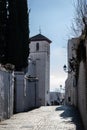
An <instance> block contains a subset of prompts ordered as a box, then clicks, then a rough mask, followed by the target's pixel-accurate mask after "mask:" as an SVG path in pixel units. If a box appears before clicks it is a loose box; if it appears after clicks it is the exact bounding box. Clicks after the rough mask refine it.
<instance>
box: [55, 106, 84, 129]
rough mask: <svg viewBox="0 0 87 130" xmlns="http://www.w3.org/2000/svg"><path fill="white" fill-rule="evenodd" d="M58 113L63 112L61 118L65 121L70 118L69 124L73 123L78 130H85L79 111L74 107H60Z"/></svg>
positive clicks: (57, 109)
mask: <svg viewBox="0 0 87 130" xmlns="http://www.w3.org/2000/svg"><path fill="white" fill-rule="evenodd" d="M56 111H63V112H62V113H61V114H60V117H62V118H64V119H68V118H70V119H71V120H69V121H68V122H69V123H71V124H72V123H73V124H75V126H76V130H84V126H83V123H82V120H81V117H80V114H79V111H78V110H77V109H76V108H75V107H73V106H59V107H57V108H56Z"/></svg>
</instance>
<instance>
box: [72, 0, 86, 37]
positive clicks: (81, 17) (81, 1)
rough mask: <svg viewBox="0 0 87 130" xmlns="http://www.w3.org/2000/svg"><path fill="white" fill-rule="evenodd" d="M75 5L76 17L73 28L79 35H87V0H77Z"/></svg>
mask: <svg viewBox="0 0 87 130" xmlns="http://www.w3.org/2000/svg"><path fill="white" fill-rule="evenodd" d="M74 7H75V18H74V22H73V23H72V29H73V31H74V33H75V34H76V35H77V36H78V35H81V34H85V35H87V0H77V2H76V3H74Z"/></svg>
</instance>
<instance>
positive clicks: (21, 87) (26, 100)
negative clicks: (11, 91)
mask: <svg viewBox="0 0 87 130" xmlns="http://www.w3.org/2000/svg"><path fill="white" fill-rule="evenodd" d="M37 86H38V85H37V82H35V81H34V82H29V80H28V79H26V78H25V75H24V73H22V72H15V113H17V112H23V111H28V110H30V109H32V108H35V107H37V106H38V105H37V104H38V103H37V98H38V94H37V93H38V88H37Z"/></svg>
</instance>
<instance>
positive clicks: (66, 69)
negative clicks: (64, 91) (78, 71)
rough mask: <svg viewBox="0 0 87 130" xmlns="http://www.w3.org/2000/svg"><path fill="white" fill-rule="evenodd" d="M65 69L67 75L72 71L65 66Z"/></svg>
mask: <svg viewBox="0 0 87 130" xmlns="http://www.w3.org/2000/svg"><path fill="white" fill-rule="evenodd" d="M63 69H64V71H65V72H66V73H71V72H72V69H70V70H68V67H67V66H66V65H64V66H63Z"/></svg>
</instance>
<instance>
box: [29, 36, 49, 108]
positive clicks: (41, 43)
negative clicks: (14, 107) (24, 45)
mask: <svg viewBox="0 0 87 130" xmlns="http://www.w3.org/2000/svg"><path fill="white" fill-rule="evenodd" d="M50 43H51V40H49V39H48V38H47V37H45V36H43V35H42V34H38V35H36V36H33V37H31V39H30V45H29V47H30V55H29V62H30V63H29V67H28V74H29V75H30V76H35V77H37V78H38V106H42V105H47V104H49V102H50V100H49V89H50Z"/></svg>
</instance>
